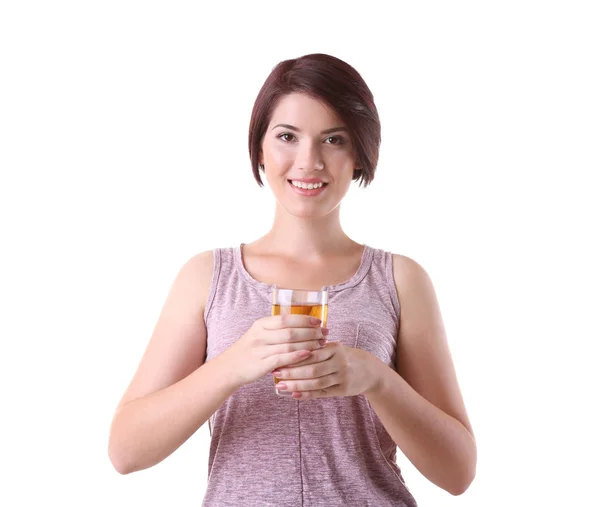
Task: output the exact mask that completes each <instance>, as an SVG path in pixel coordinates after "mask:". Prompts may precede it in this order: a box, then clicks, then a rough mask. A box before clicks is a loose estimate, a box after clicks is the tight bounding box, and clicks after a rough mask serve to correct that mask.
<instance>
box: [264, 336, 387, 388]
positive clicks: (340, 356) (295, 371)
mask: <svg viewBox="0 0 600 507" xmlns="http://www.w3.org/2000/svg"><path fill="white" fill-rule="evenodd" d="M376 361H377V358H376V357H375V356H373V355H372V354H369V353H368V352H367V351H366V350H363V349H355V348H352V347H346V346H345V345H342V344H341V343H339V342H328V343H326V344H325V346H324V347H323V348H322V349H316V350H313V351H312V354H311V355H310V356H309V357H308V358H307V359H305V360H304V361H301V362H299V363H296V364H294V365H293V366H289V367H286V368H280V369H279V370H277V372H272V374H273V376H274V377H277V378H279V379H281V381H280V382H278V383H277V384H276V387H278V388H280V386H282V384H285V387H286V389H279V390H280V391H282V392H292V393H293V394H292V396H293V397H294V399H297V400H306V399H309V398H329V397H333V396H356V395H358V394H364V393H365V392H368V391H371V390H372V389H374V388H375V386H376V385H377V382H378V377H377V364H376Z"/></svg>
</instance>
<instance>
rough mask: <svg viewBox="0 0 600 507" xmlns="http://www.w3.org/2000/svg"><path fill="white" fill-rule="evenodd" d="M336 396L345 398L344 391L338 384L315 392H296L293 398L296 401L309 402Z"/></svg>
mask: <svg viewBox="0 0 600 507" xmlns="http://www.w3.org/2000/svg"><path fill="white" fill-rule="evenodd" d="M335 396H344V389H343V387H342V386H341V384H337V385H334V386H331V387H327V388H323V389H315V390H314V391H303V392H299V391H295V392H293V393H292V397H293V398H294V399H295V400H309V399H314V398H333V397H335Z"/></svg>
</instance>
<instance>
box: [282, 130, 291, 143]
mask: <svg viewBox="0 0 600 507" xmlns="http://www.w3.org/2000/svg"><path fill="white" fill-rule="evenodd" d="M278 137H279V138H280V139H283V140H284V141H285V142H286V143H289V142H290V141H291V140H292V139H294V136H293V135H292V134H290V133H288V132H284V133H283V134H280V135H279V136H278Z"/></svg>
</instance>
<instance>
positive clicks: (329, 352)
mask: <svg viewBox="0 0 600 507" xmlns="http://www.w3.org/2000/svg"><path fill="white" fill-rule="evenodd" d="M334 354H335V348H334V347H331V346H330V344H329V343H326V344H325V345H324V346H323V348H319V349H315V350H313V351H312V354H310V355H309V356H308V357H306V358H305V359H302V360H301V361H300V362H298V363H295V364H294V366H295V367H298V366H306V365H309V364H315V363H321V362H323V361H327V360H329V359H331V358H332V357H333V356H334ZM290 364H293V363H290Z"/></svg>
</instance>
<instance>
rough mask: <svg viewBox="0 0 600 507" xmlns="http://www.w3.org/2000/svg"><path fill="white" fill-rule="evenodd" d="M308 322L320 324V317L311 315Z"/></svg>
mask: <svg viewBox="0 0 600 507" xmlns="http://www.w3.org/2000/svg"><path fill="white" fill-rule="evenodd" d="M310 323H311V324H320V323H321V319H317V318H316V317H311V318H310Z"/></svg>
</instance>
